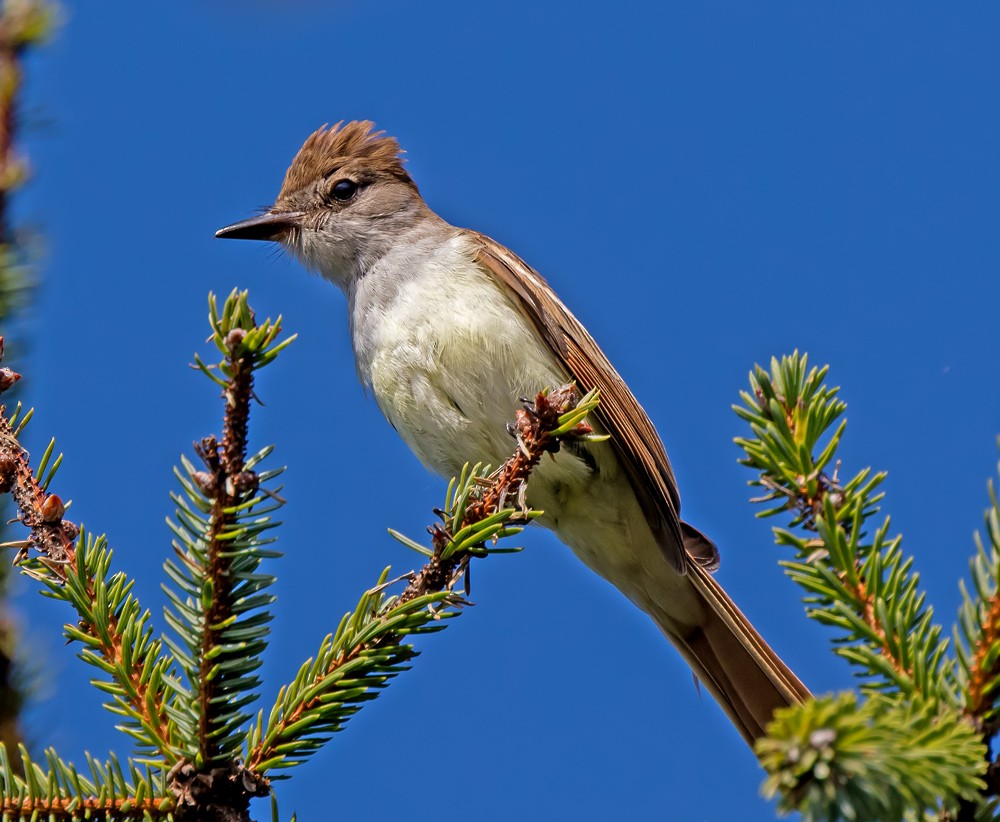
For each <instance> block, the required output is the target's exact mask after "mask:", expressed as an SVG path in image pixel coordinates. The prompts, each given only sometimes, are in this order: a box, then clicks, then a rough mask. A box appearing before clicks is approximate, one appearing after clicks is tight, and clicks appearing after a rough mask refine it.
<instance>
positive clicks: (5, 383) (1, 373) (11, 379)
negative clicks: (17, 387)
mask: <svg viewBox="0 0 1000 822" xmlns="http://www.w3.org/2000/svg"><path fill="white" fill-rule="evenodd" d="M19 379H21V375H20V374H18V373H17V372H16V371H11V370H10V369H9V368H0V392H3V391H6V390H7V389H8V388H10V387H11V386H12V385H13V384H14V383H16V382H17V381H18V380H19Z"/></svg>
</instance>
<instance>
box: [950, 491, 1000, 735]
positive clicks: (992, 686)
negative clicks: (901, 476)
mask: <svg viewBox="0 0 1000 822" xmlns="http://www.w3.org/2000/svg"><path fill="white" fill-rule="evenodd" d="M988 491H989V500H990V507H989V508H987V509H986V513H985V516H984V531H985V533H986V540H984V539H983V537H982V535H981V534H979V533H977V534H976V535H975V543H976V554H975V556H974V557H973V559H972V562H971V563H970V567H971V571H972V584H973V591H971V592H970V591H969V590H968V588H967V587H966V585H965V584H964V583H961V584H960V587H961V592H962V605H961V608H960V609H959V621H958V630H956V648H957V649H958V661H959V665H960V671H961V673H962V676H963V678H964V681H965V712H966V714H967V715H968V716H969V717H970V718H971V719H973V720H974V721H975V722H976V724H977V725H978V726H979V727H980V728H981V729H982V732H983V735H984V738H985V739H986V740H987V742H988V741H989V740H990V739H991V738H992V737H993V736H994V735H995V734H996V733H997V731H998V730H1000V499H998V497H997V493H996V488H995V486H994V484H993V482H992V481H990V483H989V485H988ZM987 541H988V542H987Z"/></svg>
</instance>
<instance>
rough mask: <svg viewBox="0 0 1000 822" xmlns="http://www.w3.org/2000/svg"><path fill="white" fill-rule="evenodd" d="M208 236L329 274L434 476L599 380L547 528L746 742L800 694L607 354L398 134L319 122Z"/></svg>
mask: <svg viewBox="0 0 1000 822" xmlns="http://www.w3.org/2000/svg"><path fill="white" fill-rule="evenodd" d="M216 236H217V237H228V238H233V239H247V240H271V241H274V242H278V243H280V244H281V245H282V246H284V248H285V249H286V250H288V251H289V252H291V253H292V254H293V255H294V256H295V257H297V258H298V259H299V260H301V261H302V262H303V263H304V264H305V265H306V267H308V268H310V269H312V270H314V271H317V272H318V273H320V274H321V275H322V276H324V277H325V278H326V279H328V280H330V281H331V282H332V283H334V284H335V285H337V286H339V287H340V289H341V290H342V291H343V292H344V294H345V295H346V296H347V302H348V312H349V320H350V330H351V340H352V343H353V346H354V357H355V361H356V364H357V369H358V374H359V376H360V378H361V382H362V383H363V384H364V385H365V386H366V387H367V388H368V389H370V390H371V392H372V393H373V394H374V395H375V399H376V400H377V401H378V405H379V408H381V409H382V413H383V414H385V416H386V418H387V419H388V420H389V422H390V423H391V424H392V427H393V428H395V429H396V431H398V432H399V435H400V436H401V437H402V438H403V439H404V440H405V441H406V444H407V445H409V446H410V448H411V449H412V450H413V452H414V453H415V454H416V455H417V457H418V458H419V459H420V460H421V462H423V463H424V465H426V466H427V467H428V468H430V469H431V470H432V471H434V472H435V473H437V474H440V475H442V476H444V477H450V476H453V475H455V474H458V473H459V472H460V471H461V469H462V466H463V465H464V464H465V463H466V462H478V461H482V462H484V463H491V464H493V465H499V464H500V463H501V462H502V461H503V460H504V459H505V458H506V457H507V456H508V454H509V452H510V448H511V444H510V443H511V441H510V437H509V435H508V434H507V430H506V425H505V423H506V422H507V420H508V419H509V418H510V415H511V413H512V409H513V408H514V407H515V405H516V404H517V402H518V398H519V397H528V396H534V395H535V393H536V392H537V391H539V390H540V389H542V388H545V387H555V386H559V385H563V384H565V383H567V382H570V381H575V382H576V383H577V385H578V386H579V387H580V389H581V390H583V391H589V390H591V389H593V388H598V389H600V391H601V404H600V406H599V408H598V409H597V412H596V420H595V423H596V424H595V428H596V429H598V430H599V431H601V432H603V433H606V434H609V435H610V441H608V442H604V443H593V444H580V445H575V446H574V447H573V448H572V449H566V448H564V449H562V450H561V451H560V452H559V453H558V454H556V455H555V459H554V460H545V462H544V463H542V464H541V465H540V466H539V468H538V469H537V470H536V471H535V472H534V473H533V474H532V477H531V480H530V482H529V487H528V500H529V502H530V504H531V506H532V507H533V508H537V509H541V510H542V511H544V512H545V513H544V515H543V517H542V518H541V520H540V522H541V524H542V525H544V526H546V527H548V528H550V529H551V530H552V531H554V532H555V533H556V535H557V536H558V537H559V539H560V540H561V541H562V542H564V543H565V544H566V545H568V546H569V547H570V548H571V549H572V550H573V552H574V553H575V554H576V555H577V556H578V557H579V558H580V559H581V560H582V561H583V562H584V563H585V564H586V565H587V566H588V567H589V568H591V569H592V570H594V571H596V572H597V573H598V574H600V575H601V576H602V577H604V578H605V579H607V580H608V581H609V582H611V584H613V585H614V586H615V587H616V588H618V590H620V591H621V592H622V593H623V594H625V596H626V597H628V598H629V599H630V600H631V601H632V602H633V603H635V604H636V605H637V606H638V607H639V608H641V609H642V610H643V611H645V612H646V613H647V614H649V615H650V616H651V617H652V618H653V620H654V621H655V622H656V624H657V625H658V626H659V627H660V629H661V630H662V631H663V633H664V634H665V635H666V636H667V638H668V639H670V641H671V642H672V643H673V644H674V646H675V647H676V648H677V649H678V651H680V653H681V655H682V656H683V657H684V659H685V660H687V662H688V664H689V665H690V666H691V667H692V668H693V669H694V672H695V674H696V675H697V676H698V678H699V679H700V680H701V681H702V682H703V683H704V685H705V687H706V688H707V689H708V690H709V692H710V693H711V694H712V695H713V696H714V697H715V698H716V699H717V700H718V702H719V704H720V705H721V706H722V708H723V709H724V710H725V712H726V713H727V714H728V715H729V717H730V718H731V719H732V721H733V722H734V723H735V725H736V727H737V728H738V729H739V731H740V733H741V734H742V735H743V737H744V738H745V739H746V740H747V741H748V742H751V743H752V742H753V740H755V739H757V738H758V737H759V736H762V735H763V733H764V727H765V725H766V724H767V722H768V721H769V720H770V719H771V714H772V712H773V711H774V709H775V708H778V707H781V706H785V705H789V704H793V703H796V702H799V701H801V700H803V699H805V698H807V697H808V696H809V692H808V691H807V690H806V688H805V686H804V685H803V684H802V683H801V682H799V680H798V678H796V676H795V674H793V673H792V672H791V670H789V668H788V667H787V666H786V665H785V664H784V663H783V662H782V661H781V659H779V657H778V656H777V654H775V652H774V651H772V650H771V648H770V647H769V646H768V645H767V643H766V642H764V640H763V639H762V638H761V636H760V634H758V633H757V631H756V630H755V629H754V628H753V626H752V625H751V624H750V622H749V621H748V620H747V619H746V617H744V616H743V614H742V613H740V611H739V609H738V608H737V607H736V605H735V604H734V603H733V601H732V600H731V599H730V598H729V596H727V594H726V593H725V591H723V589H722V587H721V586H720V585H719V584H718V583H717V582H716V581H715V580H714V579H713V578H712V576H711V575H710V572H711V571H713V570H714V569H715V568H716V567H717V565H718V552H717V550H716V548H715V545H714V544H713V543H712V542H711V541H709V540H708V539H707V538H706V537H705V536H703V535H702V534H701V533H699V532H698V531H697V530H696V529H695V528H693V527H691V526H690V525H688V524H687V523H685V522H683V521H682V520H681V518H680V497H679V495H678V493H677V484H676V482H675V480H674V474H673V471H672V470H671V468H670V462H669V461H668V459H667V454H666V451H665V450H664V448H663V444H662V443H661V441H660V438H659V436H658V435H657V433H656V429H655V428H654V427H653V424H652V422H650V420H649V417H647V416H646V413H645V411H643V409H642V407H641V406H640V405H639V403H638V402H637V401H636V399H635V397H633V396H632V393H631V392H630V391H629V389H628V387H627V386H626V385H625V383H624V381H623V380H622V378H621V377H619V376H618V374H617V372H616V371H615V369H614V368H613V367H612V365H611V363H610V362H608V358H607V357H605V356H604V352H602V351H601V349H600V348H599V347H598V345H597V343H596V342H594V340H593V338H591V336H590V334H588V333H587V330H586V329H585V328H584V327H583V326H582V325H581V324H580V323H579V321H578V320H577V319H576V318H575V317H574V316H573V315H572V314H571V313H570V312H569V309H567V308H566V306H564V305H563V304H562V302H561V301H560V300H559V298H558V297H557V296H556V295H555V293H554V292H553V291H552V289H551V288H550V287H549V285H548V283H546V282H545V280H543V279H542V277H541V276H540V275H539V274H538V272H536V271H535V270H534V269H532V268H531V267H530V266H529V265H527V264H526V263H525V262H523V261H522V260H521V259H520V258H519V257H518V256H517V255H516V254H514V253H513V252H511V251H510V250H508V249H506V248H504V247H503V246H502V245H500V244H499V243H496V242H494V241H493V240H491V239H490V238H489V237H486V236H484V235H483V234H479V233H477V232H475V231H469V230H467V229H462V228H455V227H454V226H452V225H450V224H448V223H446V222H445V221H444V220H442V219H441V218H440V217H439V216H438V215H437V214H435V213H434V212H433V211H431V209H430V208H429V207H428V205H427V203H425V202H424V200H423V198H422V197H421V196H420V193H419V191H418V190H417V186H416V184H415V183H414V182H413V180H412V179H411V178H410V175H409V174H408V173H407V171H406V169H405V168H404V167H403V162H402V160H401V158H400V147H399V144H398V143H397V142H396V140H394V139H393V138H391V137H387V136H385V135H384V133H383V132H376V131H374V127H373V124H372V123H370V122H352V123H348V124H347V125H342V124H338V125H335V126H333V127H332V128H325V127H324V128H322V129H320V130H319V131H317V132H315V133H314V134H312V135H311V136H310V137H309V138H308V139H307V140H306V141H305V144H304V145H303V146H302V148H301V149H300V150H299V152H298V154H297V155H296V156H295V159H294V160H293V161H292V164H291V166H290V167H289V169H288V171H287V172H286V174H285V181H284V183H283V185H282V186H281V191H280V192H279V193H278V198H277V200H276V201H275V203H274V205H273V206H272V207H271V208H270V209H269V210H268V211H267V212H266V213H264V214H261V215H260V216H257V217H252V218H251V219H249V220H244V221H243V222H240V223H236V224H234V225H230V226H227V227H225V228H223V229H220V230H219V231H218V232H217V233H216Z"/></svg>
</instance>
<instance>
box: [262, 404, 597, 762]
mask: <svg viewBox="0 0 1000 822" xmlns="http://www.w3.org/2000/svg"><path fill="white" fill-rule="evenodd" d="M599 401H600V398H599V394H598V392H596V391H594V392H591V393H589V394H587V395H586V396H585V397H582V398H581V397H580V394H579V392H578V391H577V389H576V387H575V386H573V385H568V386H564V387H562V388H560V389H557V390H554V391H551V392H541V393H539V394H538V395H537V396H536V397H535V400H534V402H530V403H529V402H528V401H525V405H524V408H523V409H521V410H519V411H518V412H517V417H516V422H515V423H514V425H513V426H511V433H512V434H513V435H514V436H515V437H516V439H517V448H516V449H515V451H514V454H513V456H511V457H510V458H509V459H508V460H507V461H506V462H505V463H504V464H503V465H502V466H500V468H499V469H497V470H496V471H491V470H490V468H489V467H488V466H486V467H482V466H476V467H475V468H473V469H471V470H470V469H469V467H468V466H466V468H465V470H464V471H463V473H462V476H461V477H459V478H456V479H453V480H452V482H451V484H450V485H449V488H448V492H447V494H446V500H445V506H444V508H443V509H441V510H440V511H439V512H438V513H439V515H440V517H441V520H442V521H441V522H439V523H435V524H434V525H432V526H431V527H429V528H428V529H427V530H428V531H429V532H430V534H431V543H432V547H430V548H428V547H425V546H422V545H420V544H418V543H416V542H414V541H413V540H410V539H408V538H407V537H403V536H402V535H399V534H395V533H394V534H393V535H394V536H396V537H397V538H398V539H399V540H400V541H401V542H403V543H404V544H406V545H407V546H408V547H411V548H413V549H414V550H416V551H418V552H419V553H421V554H423V555H424V556H427V557H428V561H427V562H426V563H425V565H424V566H423V567H422V568H421V569H420V570H419V571H417V572H415V573H412V574H409V575H408V578H409V583H408V585H407V586H406V588H405V589H404V590H403V592H402V593H401V594H399V596H396V597H387V596H386V595H385V593H384V591H385V589H386V588H387V587H388V586H389V585H391V583H390V582H388V581H387V580H388V575H389V569H388V568H387V569H386V570H385V571H384V572H383V573H382V576H381V577H380V578H379V581H378V583H377V584H376V586H375V587H374V588H373V589H371V590H370V591H368V592H366V593H365V595H364V596H363V597H362V598H361V601H360V602H359V603H358V607H357V608H356V609H355V610H354V612H353V613H352V614H348V615H346V616H345V617H344V619H343V620H342V621H341V624H340V626H339V627H338V629H337V631H336V633H335V634H333V635H331V636H327V637H326V638H325V639H324V640H323V642H322V643H321V645H320V648H319V651H318V652H317V653H316V655H315V656H314V657H313V658H311V659H309V660H308V661H307V662H306V663H305V664H304V665H302V667H301V668H300V669H299V672H298V675H297V676H296V678H295V679H294V680H293V682H291V683H290V684H289V685H286V686H285V687H283V688H282V689H281V691H280V692H279V694H278V699H277V700H276V702H275V705H274V707H273V709H272V710H271V712H270V714H269V715H268V716H267V717H266V718H265V717H264V714H263V712H262V713H261V714H259V715H258V718H257V722H256V723H255V725H254V727H253V728H251V731H250V733H249V734H248V736H247V743H246V756H245V760H246V764H247V767H248V768H250V769H252V770H253V771H254V772H256V773H259V774H263V773H266V772H270V771H273V770H276V769H283V768H288V767H291V766H293V765H296V764H299V763H300V762H302V761H304V760H305V759H306V758H308V757H309V756H310V755H312V754H313V753H314V752H315V751H316V750H318V749H319V748H320V747H321V746H322V745H323V744H325V742H327V741H328V740H329V738H330V735H332V734H333V733H335V732H337V731H339V730H340V729H341V728H342V727H343V725H344V723H345V722H346V721H347V720H348V719H349V718H350V717H351V716H352V715H353V714H354V713H356V712H357V711H358V710H360V707H361V705H362V704H363V703H364V702H367V701H369V700H371V699H374V698H375V697H377V696H378V694H379V692H380V691H381V689H382V688H384V687H385V685H387V684H388V682H389V680H390V679H391V678H392V677H394V676H396V675H397V674H398V673H399V672H400V671H402V670H404V669H405V667H404V666H405V665H406V663H407V662H409V661H410V660H411V659H413V658H414V657H415V656H416V655H417V652H416V651H415V650H414V649H413V647H412V646H411V645H407V644H404V640H405V639H406V638H407V637H408V636H411V635H414V634H420V633H430V632H434V631H438V630H440V629H441V628H443V627H444V623H443V620H444V619H447V618H450V617H454V616H456V615H457V614H458V613H459V610H458V609H459V608H460V607H461V606H462V605H464V604H465V600H464V599H462V598H461V597H460V596H458V595H456V594H455V593H454V590H453V589H454V586H455V585H456V584H457V583H458V582H459V580H461V579H462V577H463V576H465V578H466V581H468V569H469V562H470V561H471V559H472V558H474V557H482V556H487V555H489V554H491V553H497V552H502V551H510V550H517V549H499V548H496V547H495V544H496V542H497V540H499V539H502V538H504V537H508V536H512V535H514V534H517V533H519V532H520V531H521V529H522V527H523V526H524V525H525V524H527V522H529V521H530V520H531V519H533V518H534V517H536V516H538V515H539V514H540V513H541V512H539V511H530V510H528V509H527V508H526V507H525V505H524V494H525V490H526V483H527V481H528V477H529V475H530V473H531V471H532V470H533V469H534V468H535V467H536V466H537V465H538V462H539V460H541V459H542V457H543V456H544V455H545V454H546V453H553V452H555V451H558V450H559V447H560V444H561V443H562V442H566V441H570V440H584V441H594V440H601V439H603V438H602V437H595V436H594V435H593V429H592V428H591V427H590V426H589V425H588V424H587V423H586V422H585V418H586V416H587V415H588V414H589V413H591V412H592V411H593V410H594V408H596V407H597V404H598V403H599ZM508 501H516V502H517V507H516V508H509V507H505V506H506V505H507V503H508Z"/></svg>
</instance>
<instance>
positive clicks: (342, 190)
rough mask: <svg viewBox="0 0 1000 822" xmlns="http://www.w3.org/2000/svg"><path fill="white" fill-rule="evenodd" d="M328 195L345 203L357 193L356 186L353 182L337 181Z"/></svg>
mask: <svg viewBox="0 0 1000 822" xmlns="http://www.w3.org/2000/svg"><path fill="white" fill-rule="evenodd" d="M330 193H331V194H332V195H333V198H334V199H335V200H341V201H345V202H346V201H347V200H350V199H351V198H352V197H353V196H354V195H355V194H357V193H358V184H357V183H356V182H354V181H353V180H337V182H336V183H334V185H333V188H331V189H330Z"/></svg>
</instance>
